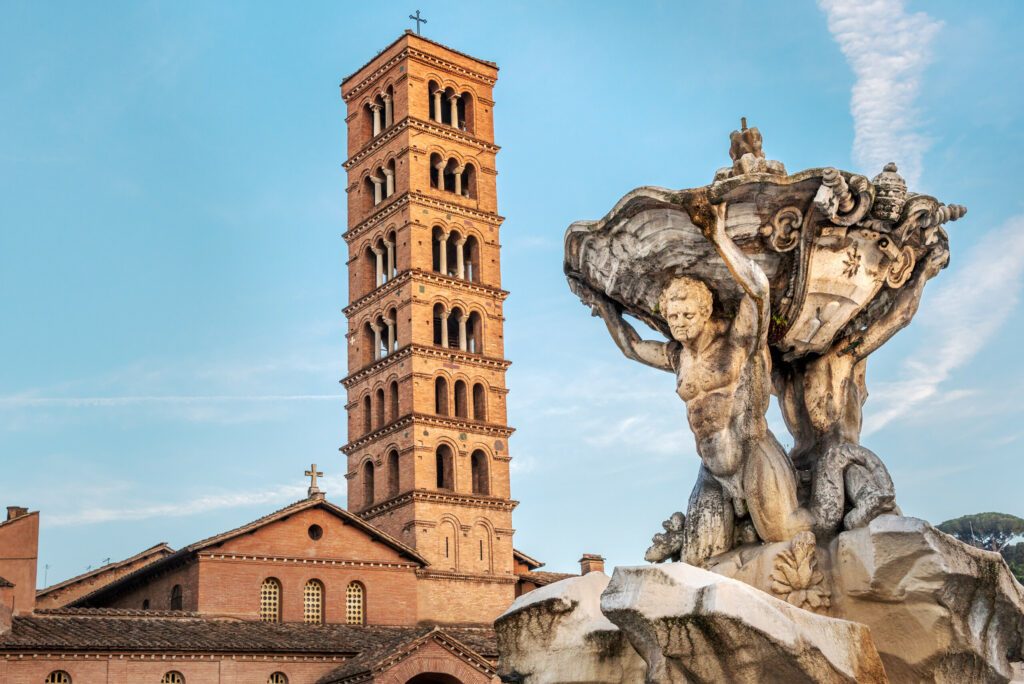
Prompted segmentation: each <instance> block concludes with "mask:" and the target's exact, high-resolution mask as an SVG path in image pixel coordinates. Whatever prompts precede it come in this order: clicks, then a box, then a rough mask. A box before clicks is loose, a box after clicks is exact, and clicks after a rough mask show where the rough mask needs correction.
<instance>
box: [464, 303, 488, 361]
mask: <svg viewBox="0 0 1024 684" xmlns="http://www.w3.org/2000/svg"><path fill="white" fill-rule="evenodd" d="M481 327H482V326H481V325H480V314H479V313H477V312H476V311H474V312H472V313H470V314H469V319H468V320H467V321H466V351H468V352H469V353H470V354H483V352H484V349H483V345H482V344H481V337H482V335H481V333H482V330H481Z"/></svg>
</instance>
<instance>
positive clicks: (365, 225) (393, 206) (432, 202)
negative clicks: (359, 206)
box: [341, 191, 505, 242]
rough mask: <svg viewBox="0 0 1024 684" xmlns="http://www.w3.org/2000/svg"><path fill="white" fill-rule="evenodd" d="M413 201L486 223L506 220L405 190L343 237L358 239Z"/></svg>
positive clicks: (496, 215) (494, 214) (493, 214)
mask: <svg viewBox="0 0 1024 684" xmlns="http://www.w3.org/2000/svg"><path fill="white" fill-rule="evenodd" d="M412 201H416V202H419V203H421V204H425V205H427V206H430V207H433V208H434V209H438V210H441V211H443V212H445V213H448V214H459V215H460V216H464V217H466V218H469V219H473V220H476V221H483V222H485V223H493V224H496V225H499V226H500V225H501V224H502V222H503V221H504V220H505V217H504V216H500V215H498V214H496V213H494V212H489V211H480V210H479V209H472V208H469V207H463V206H460V205H458V204H455V203H454V202H446V201H444V200H440V199H436V198H434V197H429V196H427V195H425V194H423V193H422V192H416V191H411V192H403V193H402V194H401V195H399V196H398V197H396V198H393V199H392V200H391V202H390V204H387V206H384V207H382V208H381V209H380V210H378V211H376V212H374V213H373V214H370V215H369V216H368V217H366V218H365V219H364V220H363V221H361V222H359V223H357V224H356V225H355V226H353V227H352V228H350V229H349V230H348V231H346V232H345V233H343V234H342V236H341V237H343V238H345V240H347V241H350V242H351V241H352V240H356V239H358V238H359V237H361V236H362V235H363V233H365V232H367V230H368V229H369V228H372V227H373V226H375V225H377V224H378V223H381V222H382V221H384V220H385V219H386V218H387V217H389V216H391V214H393V213H395V212H396V211H398V210H399V209H400V208H401V207H404V206H405V205H407V204H409V203H410V202H412Z"/></svg>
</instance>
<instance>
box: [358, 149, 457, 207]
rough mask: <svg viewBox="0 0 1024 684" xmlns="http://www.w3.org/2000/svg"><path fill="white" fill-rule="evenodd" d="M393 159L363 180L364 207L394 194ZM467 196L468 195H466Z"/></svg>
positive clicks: (376, 203) (373, 204)
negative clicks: (365, 200) (365, 201)
mask: <svg viewBox="0 0 1024 684" xmlns="http://www.w3.org/2000/svg"><path fill="white" fill-rule="evenodd" d="M395 171H396V166H395V160H394V159H391V160H388V161H387V162H385V163H384V164H382V165H381V166H378V167H377V168H375V169H374V170H373V171H371V172H370V174H369V175H368V176H367V177H366V180H365V181H363V188H364V190H365V192H366V197H367V203H366V208H367V209H371V208H373V207H375V206H377V205H378V204H380V203H381V202H383V201H384V200H386V199H387V198H389V197H391V196H392V195H394V194H395ZM466 196H467V197H469V195H466Z"/></svg>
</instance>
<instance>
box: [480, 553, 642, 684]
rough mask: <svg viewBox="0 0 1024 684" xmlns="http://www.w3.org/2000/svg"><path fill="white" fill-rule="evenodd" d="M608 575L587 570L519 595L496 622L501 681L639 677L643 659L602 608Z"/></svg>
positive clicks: (598, 683) (586, 682)
mask: <svg viewBox="0 0 1024 684" xmlns="http://www.w3.org/2000/svg"><path fill="white" fill-rule="evenodd" d="M606 586H608V576H607V575H605V574H604V573H602V572H591V573H588V574H586V575H583V576H582V577H571V578H569V579H564V580H562V581H560V582H555V583H554V584H549V585H548V586H546V587H541V588H540V589H537V590H535V591H532V592H530V593H528V594H524V595H523V596H520V597H519V598H518V599H516V600H515V602H514V603H513V604H512V605H511V606H510V607H509V609H508V610H506V611H505V612H504V613H503V614H502V615H501V616H500V617H499V618H498V619H497V621H495V623H494V628H495V631H496V632H497V633H498V651H499V653H500V654H501V658H500V661H499V663H498V673H499V675H500V676H501V679H502V681H504V682H518V683H521V684H602V683H604V682H607V683H608V684H612V683H613V682H614V683H615V684H619V683H620V682H640V681H643V677H644V669H645V665H644V661H643V660H641V659H640V656H639V655H637V653H636V651H634V650H633V647H632V646H630V644H629V642H628V641H627V640H626V639H625V637H624V636H623V634H622V632H620V631H619V628H618V627H616V626H615V625H613V624H612V623H611V622H609V621H608V618H606V617H604V615H602V614H601V592H602V591H604V589H605V587H606Z"/></svg>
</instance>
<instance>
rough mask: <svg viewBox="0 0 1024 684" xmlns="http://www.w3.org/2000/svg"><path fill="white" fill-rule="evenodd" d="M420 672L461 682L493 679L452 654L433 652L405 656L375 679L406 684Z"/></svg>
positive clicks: (482, 682) (487, 682)
mask: <svg viewBox="0 0 1024 684" xmlns="http://www.w3.org/2000/svg"><path fill="white" fill-rule="evenodd" d="M422 674H442V675H448V676H450V677H454V678H455V679H457V680H459V682H460V683H461V684H490V683H491V682H492V681H493V680H492V679H491V677H490V676H489V675H487V674H484V673H483V672H480V671H479V670H477V669H476V668H474V667H472V666H470V665H469V664H467V663H466V662H464V661H463V660H460V659H459V658H458V657H457V656H455V655H454V654H453V655H451V656H448V657H445V656H441V655H433V654H424V655H414V656H412V657H410V658H407V659H405V660H403V661H401V662H400V663H398V664H397V665H395V666H394V667H393V668H391V669H390V670H388V671H387V672H384V673H382V675H381V676H380V678H379V679H378V680H377V681H379V682H380V683H381V684H406V683H407V682H408V681H409V680H410V679H412V678H413V677H415V676H417V675H422Z"/></svg>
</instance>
